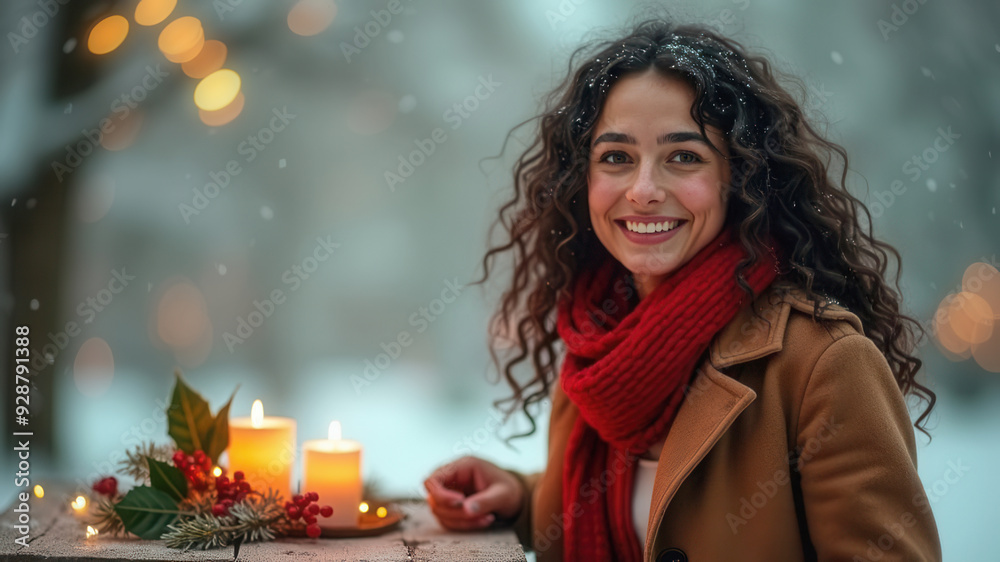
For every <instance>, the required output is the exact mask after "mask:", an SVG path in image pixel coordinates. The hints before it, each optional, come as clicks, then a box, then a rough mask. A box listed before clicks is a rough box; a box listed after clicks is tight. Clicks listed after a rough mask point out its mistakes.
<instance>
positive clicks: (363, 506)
mask: <svg viewBox="0 0 1000 562" xmlns="http://www.w3.org/2000/svg"><path fill="white" fill-rule="evenodd" d="M358 511H360V512H361V513H368V502H361V505H359V506H358Z"/></svg>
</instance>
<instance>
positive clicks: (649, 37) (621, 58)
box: [474, 18, 936, 440]
mask: <svg viewBox="0 0 1000 562" xmlns="http://www.w3.org/2000/svg"><path fill="white" fill-rule="evenodd" d="M578 60H579V62H577V61H578ZM574 68H575V70H574ZM652 68H655V69H656V70H657V71H659V72H661V73H663V74H664V75H667V76H674V77H679V78H681V79H683V80H684V81H685V82H686V83H687V84H688V85H690V86H691V87H692V88H693V90H694V94H695V101H694V104H693V106H692V108H691V116H692V117H693V119H694V121H695V122H696V123H697V124H698V126H699V128H700V130H701V133H702V134H703V135H706V132H705V127H706V126H712V127H715V128H716V129H718V130H719V131H721V132H722V133H723V134H724V136H725V138H726V140H727V142H728V145H729V153H730V165H731V171H732V181H731V184H730V185H729V186H728V189H729V190H730V193H729V195H730V196H729V197H728V198H727V199H728V203H727V209H726V225H725V226H727V227H729V226H733V227H734V228H735V230H734V232H735V233H737V234H738V240H739V243H740V244H741V245H742V246H743V248H744V250H745V251H746V253H747V258H746V259H745V260H744V261H742V262H740V264H739V265H738V266H737V268H736V272H735V275H736V281H737V283H738V285H739V286H740V287H741V288H742V289H743V290H744V291H746V292H747V293H748V294H749V296H750V298H751V299H752V298H754V297H755V295H754V294H753V291H752V290H751V289H750V287H749V285H748V284H747V283H746V281H745V279H744V277H743V272H744V271H746V269H747V268H748V267H749V266H750V265H751V264H752V263H753V262H754V261H756V259H757V257H758V256H759V255H762V254H763V253H764V252H767V251H768V249H767V245H766V244H765V240H766V238H767V235H768V234H769V235H770V236H772V237H773V239H774V240H775V241H776V242H777V243H778V245H779V247H780V248H782V250H783V254H784V257H785V260H784V263H783V264H782V271H781V274H780V275H779V279H782V280H790V281H791V282H793V283H795V284H796V285H799V286H801V287H802V288H803V289H804V290H805V292H806V295H807V296H808V297H809V298H811V299H813V300H815V302H816V304H815V307H814V310H813V315H814V317H815V315H817V314H819V313H820V312H821V310H822V309H823V308H825V307H826V306H829V303H830V301H834V302H839V304H841V305H842V306H844V307H846V308H847V309H849V310H850V311H852V312H854V313H855V314H856V315H857V316H858V317H859V318H860V319H861V322H862V324H863V327H864V330H865V334H866V335H867V336H868V337H869V338H870V339H871V340H872V341H873V342H874V343H875V344H876V346H877V347H878V349H879V350H880V351H881V352H882V353H883V354H884V355H885V357H886V359H887V361H888V363H889V366H890V367H891V369H892V372H893V375H894V377H895V379H896V382H897V384H898V385H899V388H900V390H901V391H902V393H903V394H904V396H905V395H908V394H909V395H916V396H918V397H919V398H920V399H922V400H923V401H925V402H926V403H927V407H926V408H925V410H924V411H923V413H922V414H921V415H920V416H919V418H917V420H916V422H915V425H916V427H917V428H918V429H920V430H921V431H923V432H924V433H925V434H927V431H926V429H925V427H924V423H925V420H926V419H927V417H928V415H929V414H930V411H931V410H932V409H933V407H934V403H935V401H936V396H935V394H934V392H933V391H931V390H930V389H929V388H927V387H925V386H923V385H921V384H920V383H919V382H917V381H916V380H915V377H916V374H917V372H918V371H919V370H920V367H921V366H922V364H923V362H922V361H921V360H920V359H919V358H917V357H916V356H915V355H911V352H913V351H915V347H916V345H917V343H918V342H919V339H920V338H919V337H917V335H918V332H919V335H920V337H923V336H925V335H926V332H925V330H924V329H923V327H922V326H921V325H920V324H919V323H918V322H917V321H916V320H914V319H913V318H911V317H909V316H906V315H904V314H903V313H902V312H901V311H900V304H901V296H900V294H901V291H900V290H899V278H898V276H899V274H901V271H902V263H901V261H900V255H899V252H898V251H896V249H895V248H893V247H892V246H890V245H889V244H887V243H885V242H881V241H879V240H876V239H875V237H874V236H873V234H872V225H871V223H872V221H871V215H870V213H869V211H868V209H867V208H866V207H865V205H864V203H863V202H862V201H860V200H859V199H857V198H855V197H854V196H852V195H851V193H850V192H849V191H848V189H847V186H846V179H847V170H848V166H847V153H846V151H845V150H844V148H843V147H841V146H839V145H837V144H835V143H833V142H830V141H829V140H826V139H824V138H823V137H822V136H821V134H820V133H819V132H817V129H816V127H815V126H814V125H813V124H811V123H810V122H809V120H808V118H807V116H806V115H805V113H804V112H803V109H802V107H801V106H800V104H799V103H798V102H797V101H796V100H795V98H794V97H793V96H792V95H791V94H790V93H789V92H788V91H787V90H786V89H785V88H784V87H783V86H782V85H781V83H780V81H786V82H788V83H790V84H792V85H798V87H799V88H800V89H801V90H802V91H804V87H803V86H802V83H801V81H799V80H797V79H795V78H793V77H789V76H786V75H785V74H783V73H781V72H779V71H777V70H775V69H774V68H773V67H772V65H771V64H770V63H769V62H768V60H767V59H766V58H765V57H763V56H754V55H750V54H748V53H747V51H746V49H745V48H744V47H743V46H742V45H741V44H739V43H737V42H735V41H733V40H731V39H728V38H725V37H722V36H721V35H719V34H718V33H716V32H714V31H713V30H711V29H710V28H708V27H705V26H700V25H677V24H675V23H671V22H669V21H666V20H664V19H663V18H656V19H647V20H645V21H642V22H640V23H638V24H636V25H635V26H634V28H632V29H630V30H629V32H628V33H627V35H624V36H623V37H619V38H615V39H612V40H608V41H603V42H598V43H596V44H593V45H584V46H583V47H580V48H578V49H577V50H576V51H574V52H573V54H572V55H571V56H570V59H569V72H568V73H567V77H566V78H565V79H564V80H563V82H562V83H561V84H560V85H559V86H558V87H557V88H556V89H555V90H553V91H552V92H551V93H550V94H549V95H548V97H547V98H546V99H545V100H544V105H545V109H544V111H543V112H542V113H541V114H540V115H538V116H536V117H534V118H532V119H529V120H527V121H524V122H522V123H521V124H519V125H517V126H516V127H514V129H512V130H511V131H510V133H508V135H507V138H506V139H505V141H504V148H502V149H501V154H502V153H503V151H504V150H505V149H506V145H507V141H509V139H510V136H511V134H513V133H514V131H516V130H517V129H518V128H520V127H522V126H523V125H525V124H527V123H531V122H532V121H535V120H537V121H538V130H537V134H535V136H534V140H533V142H532V143H531V144H530V145H529V146H528V148H527V149H526V150H525V151H524V153H523V154H522V155H521V156H520V158H519V159H518V160H517V162H516V164H515V166H514V195H513V198H512V199H510V200H508V201H507V202H506V203H505V204H504V205H503V206H502V207H501V208H500V212H499V217H498V218H497V219H496V221H495V222H494V223H493V225H492V227H491V229H490V234H491V236H490V239H491V240H492V238H493V236H492V235H493V233H494V231H495V229H496V228H497V226H498V225H502V227H503V229H504V230H505V231H506V234H507V235H508V237H509V238H508V239H507V240H506V242H504V243H502V244H499V245H496V246H491V247H490V248H489V250H488V251H487V252H486V255H485V256H484V257H483V262H482V263H483V268H484V273H483V277H482V278H481V279H479V280H478V281H476V282H475V283H474V284H480V283H483V282H485V281H486V279H487V278H488V277H489V275H490V264H491V263H492V262H493V261H494V260H495V259H496V257H497V256H498V254H502V253H505V252H508V251H509V252H511V253H512V259H513V264H512V265H513V267H512V274H513V275H512V283H511V284H510V286H509V287H507V288H506V289H505V291H504V293H503V296H502V298H501V302H500V306H499V307H498V309H497V310H496V312H495V313H494V315H493V318H492V327H491V332H494V331H495V330H496V328H497V327H500V328H499V330H500V331H501V332H506V333H507V338H506V339H507V341H508V343H509V344H511V345H510V346H509V347H513V344H514V341H513V340H514V339H515V338H514V337H513V336H512V334H513V332H515V331H516V347H517V349H516V350H514V351H513V353H512V354H511V355H512V356H511V357H509V358H508V359H507V360H506V361H505V363H504V364H503V365H501V361H500V359H499V356H498V349H500V348H501V347H503V346H502V345H500V342H499V341H498V339H499V338H497V337H493V338H491V341H490V355H491V357H492V359H493V362H494V364H495V365H496V367H497V369H498V370H499V371H500V372H501V373H502V374H503V376H504V378H505V379H506V380H507V382H508V383H509V385H510V386H511V388H512V389H513V396H511V397H509V398H507V399H503V400H499V401H497V402H496V405H497V406H500V405H502V404H506V405H507V408H506V410H507V413H508V416H509V415H510V414H512V413H513V412H514V411H516V410H517V408H518V406H520V407H521V409H522V410H523V411H524V413H525V414H526V415H527V417H528V420H529V422H530V423H531V429H530V430H529V431H527V432H525V433H521V434H518V435H514V436H512V437H509V438H508V440H509V439H512V438H514V437H524V436H528V435H531V434H532V433H534V432H535V430H536V424H535V419H534V417H533V415H532V413H531V411H530V410H529V408H530V407H531V406H532V405H533V404H535V403H537V402H540V401H541V400H543V399H545V398H546V397H547V396H548V395H549V394H550V389H551V385H552V384H553V383H554V381H556V380H557V378H558V367H557V360H558V352H557V344H558V343H559V340H560V338H559V335H558V333H557V331H556V327H555V316H556V314H555V311H556V307H557V302H558V301H559V299H560V298H561V297H562V296H568V294H569V290H570V288H571V285H572V283H573V282H574V280H575V279H576V278H577V276H578V274H579V273H581V272H582V271H583V270H584V269H585V268H587V267H591V266H593V265H594V262H595V261H599V260H603V259H606V258H607V256H609V255H610V254H608V253H607V250H605V249H604V248H603V246H602V244H601V243H600V241H599V240H598V239H597V237H596V235H595V234H594V232H593V230H592V228H591V226H590V218H589V213H588V202H587V170H588V163H589V155H590V154H589V153H590V142H591V135H592V132H593V130H594V127H595V125H596V123H597V118H598V115H599V113H600V111H601V108H602V107H603V104H604V102H605V100H606V99H607V97H608V92H609V90H610V89H611V87H612V86H613V85H614V84H615V83H616V82H617V81H618V80H619V79H621V78H622V77H623V76H625V75H629V74H632V73H639V72H642V71H646V70H648V69H652ZM706 136H707V135H706ZM838 158H839V161H840V162H841V163H842V165H841V166H838V167H836V168H835V167H834V165H833V164H834V162H837V159H838ZM838 170H839V173H838ZM837 176H839V177H837ZM862 214H864V216H865V217H866V220H865V221H864V224H865V225H867V227H865V226H863V224H862V221H861V220H860V218H861V215H862ZM737 223H738V224H737ZM889 254H892V255H893V256H895V258H896V261H897V263H899V268H897V271H896V273H897V279H896V283H895V288H894V287H893V286H892V285H890V284H889V283H888V282H887V281H886V270H887V268H888V261H889V259H888V255H889ZM515 327H516V328H515ZM494 335H496V334H495V333H494ZM529 357H530V360H531V365H532V366H533V371H534V372H533V376H532V377H531V378H530V379H529V380H527V381H525V382H520V381H519V380H518V377H517V376H516V375H515V371H514V367H515V366H516V365H517V364H518V363H521V362H523V361H525V360H526V359H528V358H529ZM522 378H523V377H522ZM928 435H929V434H928Z"/></svg>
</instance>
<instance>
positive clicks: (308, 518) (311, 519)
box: [302, 515, 316, 525]
mask: <svg viewBox="0 0 1000 562" xmlns="http://www.w3.org/2000/svg"><path fill="white" fill-rule="evenodd" d="M302 520H303V521H305V522H306V525H312V524H314V523H316V516H315V515H303V516H302Z"/></svg>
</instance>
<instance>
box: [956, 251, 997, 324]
mask: <svg viewBox="0 0 1000 562" xmlns="http://www.w3.org/2000/svg"><path fill="white" fill-rule="evenodd" d="M962 290H963V291H968V292H970V293H975V294H977V295H979V296H981V297H983V299H985V300H986V302H987V303H989V305H990V308H991V309H992V310H993V318H994V319H995V320H1000V272H998V271H997V270H996V268H995V267H993V266H992V265H990V264H988V263H985V262H976V263H974V264H972V265H970V266H969V267H967V268H966V269H965V274H964V275H962Z"/></svg>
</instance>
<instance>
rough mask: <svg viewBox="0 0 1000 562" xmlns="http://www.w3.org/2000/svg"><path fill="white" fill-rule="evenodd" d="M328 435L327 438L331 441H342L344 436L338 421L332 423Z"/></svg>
mask: <svg viewBox="0 0 1000 562" xmlns="http://www.w3.org/2000/svg"><path fill="white" fill-rule="evenodd" d="M326 435H327V437H326V438H327V439H329V440H330V441H340V440H341V438H342V436H343V435H342V431H341V429H340V422H339V421H337V420H333V421H332V422H330V429H329V430H328V431H327V433H326Z"/></svg>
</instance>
